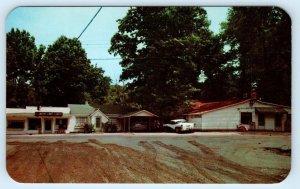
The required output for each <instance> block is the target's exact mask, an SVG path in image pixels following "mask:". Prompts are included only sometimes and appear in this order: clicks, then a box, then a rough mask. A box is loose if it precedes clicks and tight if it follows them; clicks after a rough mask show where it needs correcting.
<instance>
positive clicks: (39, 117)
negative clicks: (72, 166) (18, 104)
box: [6, 103, 109, 134]
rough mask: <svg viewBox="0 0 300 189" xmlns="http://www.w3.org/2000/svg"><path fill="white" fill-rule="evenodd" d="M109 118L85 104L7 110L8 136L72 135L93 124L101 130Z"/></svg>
mask: <svg viewBox="0 0 300 189" xmlns="http://www.w3.org/2000/svg"><path fill="white" fill-rule="evenodd" d="M108 120H109V119H108V117H107V116H106V115H105V114H103V113H102V112H101V111H100V110H99V109H96V108H94V107H92V106H90V105H89V104H88V103H85V104H69V105H68V107H37V106H26V108H6V121H7V134H37V133H71V132H78V131H80V130H82V129H83V126H84V124H92V125H93V126H94V128H95V130H96V131H97V130H101V128H102V126H103V124H105V123H106V122H108Z"/></svg>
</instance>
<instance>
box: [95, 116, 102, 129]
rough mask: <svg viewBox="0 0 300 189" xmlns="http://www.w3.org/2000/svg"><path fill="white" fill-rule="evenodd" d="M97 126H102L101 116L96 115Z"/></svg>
mask: <svg viewBox="0 0 300 189" xmlns="http://www.w3.org/2000/svg"><path fill="white" fill-rule="evenodd" d="M96 128H101V117H96Z"/></svg>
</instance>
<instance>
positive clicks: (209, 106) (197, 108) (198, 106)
mask: <svg viewBox="0 0 300 189" xmlns="http://www.w3.org/2000/svg"><path fill="white" fill-rule="evenodd" d="M244 101H247V100H245V99H234V100H225V101H217V102H200V101H197V102H193V103H192V110H191V111H190V112H189V114H193V113H202V112H207V111H211V110H214V109H218V108H222V107H225V106H230V105H234V104H238V103H240V102H244Z"/></svg>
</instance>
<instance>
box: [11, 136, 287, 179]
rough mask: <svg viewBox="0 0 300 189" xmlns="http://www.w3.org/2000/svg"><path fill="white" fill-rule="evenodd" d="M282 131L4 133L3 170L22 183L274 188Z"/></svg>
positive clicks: (282, 174) (281, 162)
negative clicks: (251, 185)
mask: <svg viewBox="0 0 300 189" xmlns="http://www.w3.org/2000/svg"><path fill="white" fill-rule="evenodd" d="M290 146H291V136H290V134H289V133H250V132H249V133H238V132H224V133H222V132H220V133H218V132H207V133H202V132H199V133H191V134H181V135H178V134H174V133H114V134H65V135H18V136H17V135H7V149H6V153H7V158H6V160H7V171H8V173H9V175H10V176H11V177H12V178H13V179H14V180H16V181H18V182H25V183H70V182H71V183H278V182H281V181H282V180H283V179H284V178H286V176H287V175H288V173H289V170H290V166H291V147H290Z"/></svg>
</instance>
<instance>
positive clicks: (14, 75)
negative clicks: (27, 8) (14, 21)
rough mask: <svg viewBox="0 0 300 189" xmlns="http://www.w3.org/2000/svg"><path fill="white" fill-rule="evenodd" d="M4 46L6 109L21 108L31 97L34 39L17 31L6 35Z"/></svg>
mask: <svg viewBox="0 0 300 189" xmlns="http://www.w3.org/2000/svg"><path fill="white" fill-rule="evenodd" d="M6 45H7V46H6V47H7V51H6V57H7V59H6V60H7V61H6V65H7V66H6V83H7V85H6V95H7V107H22V106H24V105H26V104H27V103H28V102H29V101H30V99H31V98H32V97H33V96H32V89H31V86H32V83H31V80H32V78H33V77H34V73H33V71H32V70H33V67H34V62H35V55H36V54H37V53H38V52H37V48H36V46H35V42H34V37H32V36H31V35H30V34H29V33H28V32H26V31H20V30H19V29H12V30H11V31H10V32H9V33H7V44H6Z"/></svg>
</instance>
